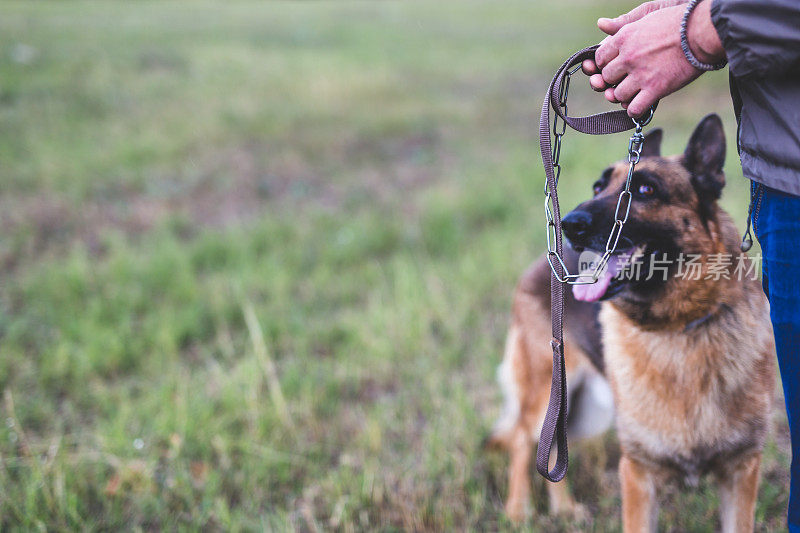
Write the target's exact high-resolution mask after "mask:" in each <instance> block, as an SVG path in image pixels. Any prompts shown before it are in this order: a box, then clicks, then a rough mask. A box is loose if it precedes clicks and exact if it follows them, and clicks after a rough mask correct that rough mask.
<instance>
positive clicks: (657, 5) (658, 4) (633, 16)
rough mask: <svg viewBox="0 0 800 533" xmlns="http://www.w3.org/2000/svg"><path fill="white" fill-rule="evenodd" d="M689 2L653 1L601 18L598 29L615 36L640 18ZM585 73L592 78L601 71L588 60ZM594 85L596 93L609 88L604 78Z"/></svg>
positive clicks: (674, 0) (584, 69)
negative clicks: (621, 29)
mask: <svg viewBox="0 0 800 533" xmlns="http://www.w3.org/2000/svg"><path fill="white" fill-rule="evenodd" d="M687 2H688V0H652V1H651V2H645V3H644V4H640V5H638V6H636V7H634V8H633V9H631V10H630V11H628V12H627V13H623V14H622V15H620V16H618V17H616V18H613V19H610V18H605V17H603V18H600V19H598V20H597V27H598V28H600V31H602V32H604V33H607V34H609V35H614V34H615V33H617V32H618V31H619V30H620V28H622V27H623V26H624V25H625V24H630V23H631V22H636V21H637V20H639V19H640V18H642V17H644V16H645V15H649V14H650V13H652V12H653V11H658V10H659V9H662V8H665V7H672V6H677V5H683V4H686V3H687ZM582 68H583V72H584V74H586V75H587V76H591V75H592V74H599V73H600V69H599V68H597V65H596V64H595V62H594V60H593V59H587V60H586V61H584V62H583V65H582ZM590 83H591V85H592V89H594V90H595V91H604V90H605V89H607V88H608V86H607V85H606V84H605V82H603V78H602V76H599V77H597V78H595V79H594V80H593V81H590Z"/></svg>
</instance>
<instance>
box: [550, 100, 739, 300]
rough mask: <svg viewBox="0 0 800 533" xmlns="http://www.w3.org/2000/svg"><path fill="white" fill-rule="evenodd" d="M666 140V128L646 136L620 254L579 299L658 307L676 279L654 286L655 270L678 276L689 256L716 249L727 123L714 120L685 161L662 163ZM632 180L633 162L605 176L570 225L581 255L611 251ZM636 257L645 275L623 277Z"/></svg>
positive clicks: (703, 125)
mask: <svg viewBox="0 0 800 533" xmlns="http://www.w3.org/2000/svg"><path fill="white" fill-rule="evenodd" d="M661 138H662V132H661V130H660V129H656V130H653V131H652V132H650V133H649V134H648V135H647V136H646V137H645V141H644V146H643V149H642V154H641V156H642V157H641V160H640V161H639V163H638V164H637V165H636V170H635V172H634V173H633V176H632V179H631V186H630V191H631V193H632V197H631V206H630V214H629V216H628V220H627V222H626V223H625V225H624V228H623V230H622V234H621V237H620V239H619V244H618V246H617V250H616V253H615V255H614V256H612V258H611V260H610V261H609V263H608V264H609V267H608V269H607V270H606V272H605V273H604V274H603V275H602V276H601V277H600V279H599V280H598V282H597V283H595V284H594V285H576V286H574V287H573V293H574V295H575V297H576V298H577V299H579V300H583V301H597V300H606V299H609V298H612V297H616V296H620V297H624V298H627V299H632V300H637V301H648V300H652V299H653V298H657V297H658V296H659V294H660V292H661V291H662V290H663V288H664V286H665V285H666V284H667V282H668V279H669V276H667V275H666V274H665V273H664V275H662V273H659V274H658V275H652V276H650V279H646V278H647V277H648V274H649V272H647V269H648V268H651V265H656V264H658V265H660V266H661V267H662V268H664V269H666V268H669V269H670V271H672V269H674V268H675V265H676V264H677V263H678V258H679V257H680V256H681V253H683V254H684V256H685V255H686V254H693V253H710V251H709V250H712V251H713V250H714V248H715V243H714V241H715V240H716V239H717V238H718V236H717V235H715V228H716V227H717V226H716V217H717V216H718V212H719V209H718V207H717V200H718V199H719V197H720V194H721V192H722V188H723V187H724V185H725V175H724V174H723V172H722V166H723V163H724V161H725V134H724V131H723V128H722V122H721V120H720V118H719V117H718V116H717V115H714V114H712V115H708V116H706V117H705V118H704V119H703V120H702V121H701V122H700V124H698V126H697V128H696V129H695V130H694V133H692V136H691V138H690V139H689V143H688V144H687V146H686V150H685V151H684V153H683V154H681V155H676V156H670V157H662V156H661V146H660V145H661ZM627 175H628V163H627V161H621V162H618V163H615V164H613V165H612V166H610V167H608V168H607V169H605V170H604V171H603V172H602V174H601V175H600V178H599V179H598V180H597V181H596V182H595V183H594V185H593V186H592V189H593V193H594V197H593V198H591V199H590V200H588V201H586V202H583V203H582V204H580V205H579V206H578V207H576V208H575V209H574V210H572V211H571V212H569V213H568V214H567V215H566V216H565V217H564V218H563V230H564V234H565V235H566V237H567V238H568V239H569V241H570V243H571V245H572V247H573V248H574V249H575V250H576V251H577V252H585V251H595V252H597V253H598V254H602V253H603V252H604V251H605V247H606V241H607V239H608V237H609V233H610V232H611V228H612V226H613V225H614V214H615V210H616V207H617V201H618V199H619V196H620V192H621V191H622V190H623V188H624V186H625V181H626V178H627ZM623 207H624V200H623ZM622 214H623V216H624V210H623V213H622ZM631 258H632V259H633V261H634V262H639V263H640V264H641V265H642V266H641V274H638V275H637V273H636V272H633V271H630V272H628V275H624V274H623V275H620V272H619V270H620V268H622V265H623V264H624V263H626V262H628V265H630V262H629V261H630V259H631ZM654 259H655V260H657V261H656V262H653V260H654ZM628 268H629V269H630V266H629V267H628Z"/></svg>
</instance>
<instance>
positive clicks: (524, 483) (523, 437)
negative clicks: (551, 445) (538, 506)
mask: <svg viewBox="0 0 800 533" xmlns="http://www.w3.org/2000/svg"><path fill="white" fill-rule="evenodd" d="M509 452H510V455H511V464H510V465H509V468H508V500H507V501H506V514H507V515H508V517H509V518H510V519H511V520H512V521H513V522H521V521H522V520H524V519H525V515H526V513H527V512H528V510H529V506H530V498H531V479H530V476H529V474H528V469H529V468H530V464H531V454H532V452H533V442H532V440H531V438H530V436H529V434H528V432H527V431H525V429H524V428H522V427H521V426H519V427H517V428H516V429H515V432H514V436H513V437H512V439H511V446H510V447H509Z"/></svg>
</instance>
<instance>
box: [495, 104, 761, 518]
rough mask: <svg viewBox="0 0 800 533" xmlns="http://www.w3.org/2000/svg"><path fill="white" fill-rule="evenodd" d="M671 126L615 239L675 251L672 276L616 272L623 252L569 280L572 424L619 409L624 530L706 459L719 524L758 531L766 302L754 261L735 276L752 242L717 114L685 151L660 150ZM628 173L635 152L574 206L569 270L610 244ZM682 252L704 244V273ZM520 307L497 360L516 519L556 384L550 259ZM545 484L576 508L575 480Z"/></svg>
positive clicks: (498, 440)
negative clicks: (583, 281)
mask: <svg viewBox="0 0 800 533" xmlns="http://www.w3.org/2000/svg"><path fill="white" fill-rule="evenodd" d="M661 137H662V133H661V130H654V131H652V132H651V133H649V134H648V135H647V136H646V138H645V142H644V148H643V153H642V158H641V161H640V162H639V164H638V165H637V166H636V171H635V173H634V174H633V176H632V183H631V191H632V194H633V196H632V198H633V199H632V200H631V208H630V216H629V218H628V221H627V223H626V224H625V227H624V230H623V232H622V238H621V240H620V245H619V247H620V250H621V251H623V252H625V253H626V254H629V255H630V256H632V257H638V258H640V259H648V258H651V259H652V258H658V259H659V260H661V259H667V261H665V262H666V263H668V266H667V267H665V268H667V269H668V271H667V272H666V274H667V275H660V274H659V275H655V276H652V277H650V279H647V276H644V275H641V276H638V277H637V276H620V275H619V272H618V270H619V263H620V261H617V259H619V256H617V257H614V256H612V260H611V261H609V266H608V269H607V270H606V272H605V273H604V274H603V275H602V276H600V279H599V281H598V282H597V283H596V284H595V285H583V286H581V285H576V286H572V291H571V294H570V291H567V295H566V302H565V318H564V320H565V339H566V340H565V354H564V357H565V361H566V370H567V382H568V385H569V392H570V398H569V414H568V427H569V434H570V436H571V437H573V438H575V437H586V436H590V435H592V434H598V433H600V432H602V431H605V429H606V428H607V427H608V426H610V424H611V422H612V420H614V419H615V420H616V428H617V435H618V437H619V441H620V448H621V458H620V463H619V477H620V481H621V489H622V518H623V526H624V529H625V531H628V532H633V531H637V532H638V531H652V530H654V529H655V527H656V525H657V522H658V520H657V518H658V505H657V497H656V489H657V487H659V485H660V484H662V483H663V482H665V481H668V480H671V479H672V480H674V479H677V480H679V481H683V482H684V483H686V484H687V485H688V486H694V485H695V484H696V483H697V481H698V480H699V478H700V476H703V475H705V474H709V475H712V476H713V478H714V479H715V481H716V482H717V484H718V488H719V491H720V518H721V524H722V530H723V531H725V532H729V531H752V530H753V520H754V517H753V514H754V510H755V504H756V495H757V491H758V482H759V466H760V462H761V453H762V448H763V446H764V440H765V438H766V434H767V429H768V420H769V418H770V413H771V409H772V400H773V392H774V387H775V383H776V374H775V355H774V354H775V346H774V340H773V335H772V326H771V324H770V321H769V308H768V303H767V300H766V298H765V296H764V294H763V293H762V291H761V288H760V286H759V284H758V281H756V280H755V279H752V278H753V277H754V276H752V275H748V276H745V277H744V279H741V278H742V276H736V275H734V274H735V269H736V268H737V266H736V265H737V263H739V262H741V261H744V260H747V257H746V256H745V255H744V254H743V253H742V252H741V251H740V249H739V236H738V233H737V230H736V227H735V226H734V224H733V222H732V221H731V219H730V217H729V216H728V214H727V213H725V212H724V211H723V210H722V209H721V208H720V207H719V205H718V203H717V201H718V199H719V197H720V194H721V191H722V188H723V186H724V185H725V176H724V174H723V171H722V166H723V162H724V160H725V135H724V132H723V128H722V122H721V121H720V119H719V117H718V116H717V115H709V116H707V117H705V118H704V119H703V120H702V121H701V122H700V124H699V125H698V126H697V128H696V129H695V131H694V133H693V134H692V136H691V138H690V140H689V143H688V145H687V147H686V150H685V151H684V153H683V154H681V155H676V156H670V157H662V156H661V155H660V144H661ZM627 172H628V165H627V162H624V161H623V162H619V163H616V164H613V165H612V166H610V167H609V168H607V169H606V170H605V171H604V172H603V173H602V174H601V176H600V179H598V180H597V181H596V182H595V183H594V186H593V192H594V197H593V198H591V199H590V200H588V201H586V202H584V203H582V204H580V205H579V206H578V207H577V208H575V209H574V210H573V211H571V212H570V213H568V214H567V215H566V216H565V217H564V219H563V230H564V233H565V235H566V237H567V239H568V240H569V242H570V244H571V251H568V252H567V254H566V255H567V265H568V267H569V269H570V271H571V272H576V271H577V269H576V265H577V263H578V254H579V253H581V252H584V253H585V251H587V250H597V251H598V253H602V250H604V249H605V243H606V239H607V237H608V232H609V231H610V229H611V226H612V225H613V221H614V210H615V207H616V205H617V198H618V196H619V194H620V191H621V190H622V188H623V186H624V183H625V179H626V176H627ZM682 254H686V255H689V254H699V256H700V258H699V260H698V261H696V263H697V267H698V268H699V271H698V272H695V274H694V275H691V276H688V275H683V276H681V275H679V272H678V271H679V269H680V268H682V267H681V262H680V257H681V255H682ZM715 258H716V259H719V258H724V259H726V261H725V262H722V261H714V259H715ZM739 264H741V263H739ZM715 265H716V266H715ZM683 266H685V264H684V265H683ZM720 269H721V270H720ZM715 270H716V273H715V272H714V271H715ZM512 315H513V318H512V324H511V327H510V329H509V332H508V337H507V340H506V348H505V355H504V358H503V362H502V364H501V365H500V368H499V369H498V380H499V382H500V384H501V386H502V388H503V392H504V395H505V398H506V403H505V407H504V410H503V413H502V414H501V416H500V419H499V420H498V421H497V423H496V425H495V427H494V430H493V432H492V435H491V436H490V437H489V439H488V444H489V445H490V446H495V447H501V448H503V449H505V450H507V451H508V452H509V454H510V466H509V470H510V471H509V488H508V500H507V502H506V512H507V514H508V516H509V517H510V518H511V519H512V520H515V521H518V520H521V519H523V518H524V517H525V515H526V512H527V510H528V508H529V499H530V478H529V467H530V459H531V454H532V450H533V447H534V446H535V445H536V441H537V440H538V438H539V433H540V432H541V429H542V421H543V419H544V415H545V412H546V410H547V403H548V398H549V392H550V381H551V368H552V367H551V365H552V352H551V349H550V343H549V340H550V266H549V264H548V262H547V260H546V258H540V259H539V260H538V261H537V262H535V263H534V264H533V265H532V266H531V267H530V268H529V269H528V270H527V272H525V274H524V275H523V276H522V278H521V280H520V282H519V284H518V286H517V288H516V291H515V294H514V302H513V312H512ZM609 385H610V387H609ZM547 485H548V493H549V494H548V495H549V504H550V511H551V512H564V511H566V512H570V511H573V512H574V511H576V510H578V509H579V508H580V506H578V505H576V504H575V502H574V501H573V499H572V497H571V496H570V494H569V492H568V489H567V488H566V486H565V484H564V483H548V484H547Z"/></svg>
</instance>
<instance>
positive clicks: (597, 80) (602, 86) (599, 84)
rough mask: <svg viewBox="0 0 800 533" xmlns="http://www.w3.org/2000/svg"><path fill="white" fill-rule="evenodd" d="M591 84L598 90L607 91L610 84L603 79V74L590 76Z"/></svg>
mask: <svg viewBox="0 0 800 533" xmlns="http://www.w3.org/2000/svg"><path fill="white" fill-rule="evenodd" d="M589 86H590V87H591V88H592V89H594V90H595V91H598V92H599V91H605V90H606V89H607V88H608V84H607V83H606V82H605V80H603V75H602V74H592V75H591V76H590V77H589Z"/></svg>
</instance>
